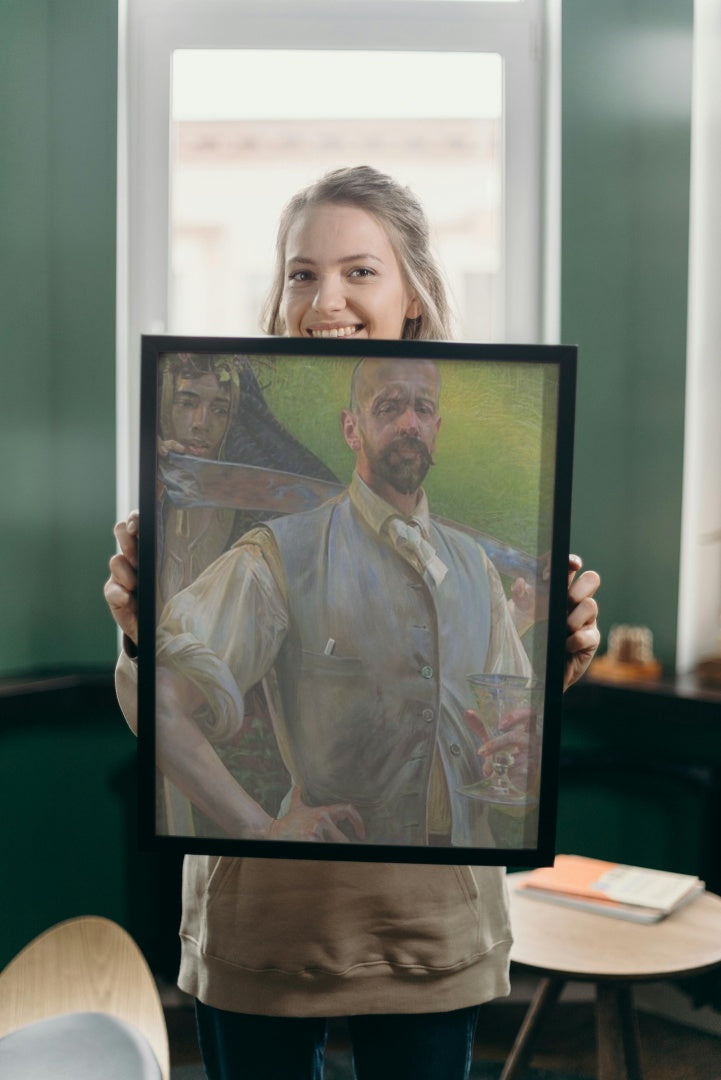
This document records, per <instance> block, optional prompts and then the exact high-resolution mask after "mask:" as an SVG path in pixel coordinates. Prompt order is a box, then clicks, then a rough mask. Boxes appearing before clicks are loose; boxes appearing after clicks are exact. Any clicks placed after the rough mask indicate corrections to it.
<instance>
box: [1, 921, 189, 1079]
mask: <svg viewBox="0 0 721 1080" xmlns="http://www.w3.org/2000/svg"><path fill="white" fill-rule="evenodd" d="M0 1076H2V1077H8V1078H10V1077H12V1080H66V1078H67V1080H71V1078H72V1080H91V1078H92V1080H95V1078H97V1080H100V1078H102V1080H169V1077H170V1055H169V1051H168V1034H167V1028H166V1024H165V1016H164V1013H163V1007H162V1004H161V1002H160V997H159V995H158V991H157V988H156V985H155V980H154V979H153V976H152V974H151V971H150V969H149V967H148V965H147V963H146V961H145V958H144V956H143V954H142V953H141V951H140V949H139V948H138V946H137V945H136V944H135V942H134V941H133V939H132V938H131V937H130V935H129V934H127V933H126V931H125V930H123V929H122V927H120V926H118V925H117V923H114V922H112V921H111V920H109V919H104V918H100V917H98V916H94V915H87V916H82V917H80V918H76V919H69V920H68V921H66V922H61V923H58V924H57V925H56V926H53V927H51V928H50V929H49V930H46V931H45V932H44V933H42V934H40V935H39V936H38V937H37V938H35V939H34V941H31V942H30V944H29V945H26V947H25V948H24V949H23V950H22V951H21V952H20V953H18V955H17V956H16V957H15V958H14V959H13V960H11V961H10V963H9V964H8V965H7V967H6V968H5V970H4V971H3V972H2V973H0Z"/></svg>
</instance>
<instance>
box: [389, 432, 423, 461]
mask: <svg viewBox="0 0 721 1080" xmlns="http://www.w3.org/2000/svg"><path fill="white" fill-rule="evenodd" d="M400 450H415V452H416V453H417V454H418V456H419V457H420V459H421V461H422V462H423V464H424V465H427V466H429V467H430V466H431V465H433V464H434V461H433V456H432V454H431V452H430V450H429V449H428V447H427V446H426V444H425V443H424V442H423V440H422V439H419V438H417V437H416V436H415V435H399V436H398V438H397V439H394V440H393V442H390V443H388V446H387V447H386V449H385V451H384V453H383V456H384V457H386V458H387V457H388V456H389V455H390V454H392V453H393V452H394V451H400Z"/></svg>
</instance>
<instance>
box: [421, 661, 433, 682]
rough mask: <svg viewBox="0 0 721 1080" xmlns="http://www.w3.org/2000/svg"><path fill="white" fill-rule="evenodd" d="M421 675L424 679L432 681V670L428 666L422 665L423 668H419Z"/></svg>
mask: <svg viewBox="0 0 721 1080" xmlns="http://www.w3.org/2000/svg"><path fill="white" fill-rule="evenodd" d="M421 675H422V676H423V678H424V679H432V678H433V668H432V667H431V666H430V665H429V664H424V665H423V667H422V668H421Z"/></svg>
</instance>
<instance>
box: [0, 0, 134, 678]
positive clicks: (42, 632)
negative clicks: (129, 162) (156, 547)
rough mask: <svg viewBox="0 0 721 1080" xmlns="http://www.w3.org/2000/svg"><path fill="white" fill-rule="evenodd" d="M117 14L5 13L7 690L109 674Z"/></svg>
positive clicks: (0, 552)
mask: <svg viewBox="0 0 721 1080" xmlns="http://www.w3.org/2000/svg"><path fill="white" fill-rule="evenodd" d="M116 79H117V4H116V0H63V2H62V3H53V2H52V0H0V101H2V108H1V109H0V147H2V153H1V156H0V162H1V164H0V207H1V209H0V252H1V253H2V255H1V258H0V341H1V342H2V346H1V350H2V351H1V353H0V356H1V357H2V361H1V362H2V386H3V393H2V402H3V409H2V424H1V425H0V457H1V458H2V460H3V462H4V464H5V470H4V471H5V482H4V484H3V511H2V525H1V526H0V565H2V567H3V577H2V586H1V590H2V599H3V618H2V619H0V676H2V675H8V674H14V673H16V672H19V671H28V670H42V669H47V668H55V667H72V668H76V669H77V668H87V667H92V666H98V665H100V666H105V665H109V664H111V663H112V659H113V654H114V650H115V633H114V630H113V625H112V622H111V620H110V619H109V617H108V615H107V613H106V611H105V605H104V601H103V599H102V589H101V586H102V582H103V580H104V578H105V576H106V569H107V560H108V557H109V555H110V554H111V552H112V549H113V539H112V535H111V532H110V530H111V527H112V523H113V521H114V517H115V491H114V488H115V405H114V394H115V374H114V368H115V162H116V149H115V139H116V121H115V114H116Z"/></svg>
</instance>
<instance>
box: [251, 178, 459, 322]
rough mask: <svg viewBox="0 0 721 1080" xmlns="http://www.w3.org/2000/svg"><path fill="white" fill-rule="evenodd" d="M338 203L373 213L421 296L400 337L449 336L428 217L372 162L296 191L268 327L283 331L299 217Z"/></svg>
mask: <svg viewBox="0 0 721 1080" xmlns="http://www.w3.org/2000/svg"><path fill="white" fill-rule="evenodd" d="M323 203H335V204H337V205H340V206H357V207H359V208H360V209H361V210H365V211H366V212H367V213H369V214H372V215H373V217H375V218H376V219H377V220H378V221H379V222H380V223H381V225H383V227H384V228H385V230H386V232H387V233H388V238H389V240H390V242H391V244H392V245H393V249H394V251H395V254H396V258H397V259H398V263H399V265H400V268H401V273H402V274H403V276H404V278H405V280H406V282H407V284H408V286H409V287H410V288H411V289H412V291H413V292H414V293H415V294H416V296H417V297H418V300H419V301H420V304H421V308H422V313H421V314H420V315H419V316H418V318H416V319H406V321H405V325H404V327H403V333H402V334H401V337H403V338H410V339H415V340H418V339H421V338H423V339H426V340H427V339H436V340H448V339H449V338H450V337H451V336H452V333H451V312H450V307H449V304H448V298H447V295H446V287H445V284H444V282H443V277H442V274H441V271H440V269H439V267H438V265H437V264H436V261H435V258H434V256H433V255H432V254H431V250H430V238H429V229H428V221H427V220H426V215H425V212H424V210H423V207H422V206H421V204H420V202H419V201H418V199H417V198H416V196H415V195H414V194H413V192H412V191H411V190H410V188H407V187H403V186H402V185H401V184H399V183H397V181H395V180H393V179H392V177H390V176H386V175H385V174H384V173H381V172H378V170H377V169H373V168H371V166H369V165H357V166H354V167H352V168H345V169H336V170H335V171H334V172H330V173H326V175H325V176H322V177H321V178H320V180H317V181H316V182H315V183H314V184H311V185H310V186H309V187H307V188H305V189H304V190H303V191H299V192H298V194H297V195H294V196H293V198H292V199H291V200H290V202H289V203H288V205H287V206H286V207H285V209H284V211H283V213H282V214H281V218H280V222H279V225H278V236H277V239H276V248H275V259H276V261H275V276H274V280H273V285H272V288H271V290H270V294H269V296H268V299H267V301H266V304H265V309H264V312H263V330H264V331H265V332H266V333H268V334H284V333H285V329H286V328H285V324H284V321H283V317H282V315H281V303H282V299H283V289H284V285H285V257H286V244H287V241H288V233H289V231H290V228H291V226H292V225H293V224H294V222H295V220H296V218H297V217H298V216H299V215H300V214H301V213H303V211H305V210H307V209H308V208H309V207H312V206H320V205H322V204H323Z"/></svg>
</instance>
